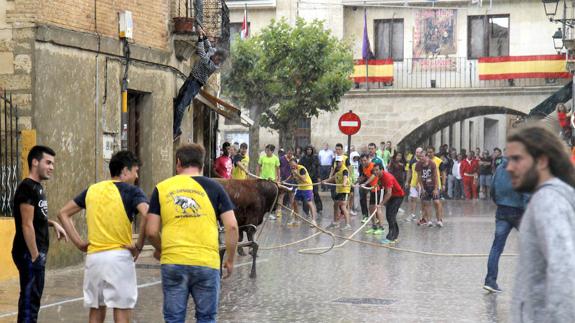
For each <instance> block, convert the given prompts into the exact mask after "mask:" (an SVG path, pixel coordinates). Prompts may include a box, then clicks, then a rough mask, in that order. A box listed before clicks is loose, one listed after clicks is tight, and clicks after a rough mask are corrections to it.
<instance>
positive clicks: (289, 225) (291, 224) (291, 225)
mask: <svg viewBox="0 0 575 323" xmlns="http://www.w3.org/2000/svg"><path fill="white" fill-rule="evenodd" d="M295 225H296V223H295V221H289V222H288V223H287V226H288V227H293V226H295Z"/></svg>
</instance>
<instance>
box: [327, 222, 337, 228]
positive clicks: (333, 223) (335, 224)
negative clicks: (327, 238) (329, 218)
mask: <svg viewBox="0 0 575 323" xmlns="http://www.w3.org/2000/svg"><path fill="white" fill-rule="evenodd" d="M325 228H326V229H338V228H339V223H335V222H332V223H331V224H330V225H328V226H327V227H325Z"/></svg>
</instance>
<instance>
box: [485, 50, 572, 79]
mask: <svg viewBox="0 0 575 323" xmlns="http://www.w3.org/2000/svg"><path fill="white" fill-rule="evenodd" d="M570 77H571V74H569V72H567V69H566V66H565V56H563V55H534V56H501V57H481V58H479V79H480V80H482V81H484V80H509V79H521V78H570Z"/></svg>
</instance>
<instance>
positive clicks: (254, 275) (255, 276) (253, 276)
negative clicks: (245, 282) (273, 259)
mask: <svg viewBox="0 0 575 323" xmlns="http://www.w3.org/2000/svg"><path fill="white" fill-rule="evenodd" d="M257 276H258V275H256V273H255V272H252V273H251V274H250V278H252V279H254V278H257Z"/></svg>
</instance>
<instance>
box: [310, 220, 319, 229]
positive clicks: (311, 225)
mask: <svg viewBox="0 0 575 323" xmlns="http://www.w3.org/2000/svg"><path fill="white" fill-rule="evenodd" d="M309 226H310V227H312V228H313V227H316V226H317V222H315V220H311V224H310V225H309Z"/></svg>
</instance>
